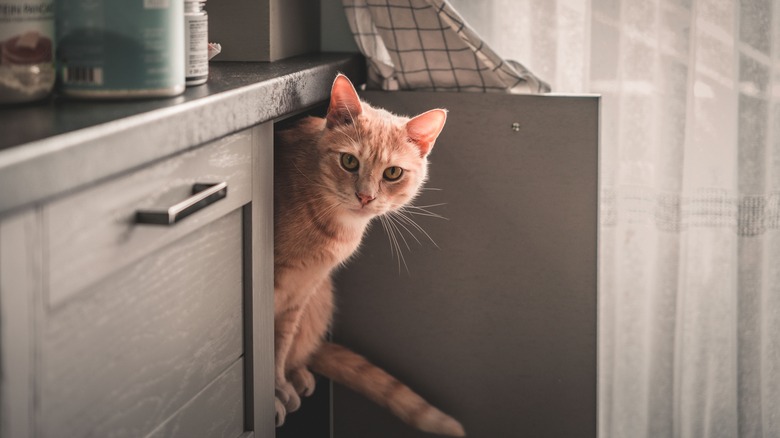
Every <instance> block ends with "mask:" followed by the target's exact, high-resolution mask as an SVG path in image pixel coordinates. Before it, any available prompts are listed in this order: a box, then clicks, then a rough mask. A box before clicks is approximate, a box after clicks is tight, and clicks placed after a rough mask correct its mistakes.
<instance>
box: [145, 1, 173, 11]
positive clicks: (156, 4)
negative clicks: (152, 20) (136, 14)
mask: <svg viewBox="0 0 780 438" xmlns="http://www.w3.org/2000/svg"><path fill="white" fill-rule="evenodd" d="M170 6H171V5H170V3H169V1H168V0H144V9H168V8H169V7H170Z"/></svg>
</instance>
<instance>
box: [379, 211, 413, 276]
mask: <svg viewBox="0 0 780 438" xmlns="http://www.w3.org/2000/svg"><path fill="white" fill-rule="evenodd" d="M379 217H380V218H381V219H382V221H383V224H386V226H385V230H387V231H388V233H387V236H388V238H389V239H390V242H391V244H392V246H391V254H392V248H393V247H395V254H396V258H397V259H398V273H399V274H400V273H401V263H403V265H404V268H405V269H406V273H407V274H411V272H410V271H409V266H408V265H407V264H406V257H404V253H403V251H401V244H400V242H399V241H398V236H399V235H401V238H403V235H402V234H401V231H400V230H399V229H398V227H397V226H396V225H395V224H394V223H393V221H392V220H390V216H379ZM405 242H406V240H405V239H404V243H405ZM406 246H407V248H409V245H408V244H407V245H406Z"/></svg>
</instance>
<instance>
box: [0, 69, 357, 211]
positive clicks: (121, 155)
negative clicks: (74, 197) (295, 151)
mask: <svg viewBox="0 0 780 438" xmlns="http://www.w3.org/2000/svg"><path fill="white" fill-rule="evenodd" d="M282 62H283V61H282ZM258 65H259V66H262V65H263V64H262V63H258ZM266 65H267V64H266ZM363 69H364V67H363V62H362V58H360V57H359V56H357V55H353V54H345V55H344V56H343V57H336V58H334V59H329V60H325V61H323V62H313V63H311V64H310V65H307V66H306V67H304V68H302V69H300V70H297V71H291V72H287V73H285V74H283V75H280V76H278V77H275V78H272V79H266V80H261V81H258V82H255V83H252V84H249V85H246V86H242V87H239V88H235V89H232V90H227V91H223V92H219V93H215V94H212V95H209V96H205V97H203V98H199V99H195V100H191V101H187V102H183V103H181V104H177V105H174V106H169V107H164V108H159V109H155V110H151V111H147V112H143V113H140V114H136V115H132V116H129V117H124V118H120V119H116V120H112V121H110V122H107V123H102V124H97V125H94V126H89V127H86V128H84V129H79V130H76V131H71V132H67V133H63V134H59V135H56V136H53V137H49V138H44V139H41V140H38V141H34V142H30V143H27V144H24V145H21V146H18V147H15V148H12V149H9V150H4V151H2V153H0V188H2V189H0V215H6V214H8V213H10V212H12V211H16V210H19V209H22V208H25V207H29V206H31V205H34V204H37V203H40V202H42V201H45V200H47V199H50V198H53V197H55V196H58V195H61V194H64V193H67V192H69V191H72V190H74V189H78V188H81V187H84V186H87V185H89V184H92V183H95V182H98V181H100V180H102V179H105V178H108V177H111V176H114V175H117V174H121V173H123V172H126V171H129V170H132V169H134V168H137V167H139V166H143V165H145V164H148V163H151V162H153V161H156V160H159V159H162V158H165V157H168V156H171V155H174V154H176V153H179V152H183V151H186V150H187V149H190V148H193V147H196V146H199V145H201V144H203V143H206V142H209V141H212V140H215V139H218V138H220V137H223V136H225V135H228V134H230V133H233V132H236V131H240V130H242V129H245V128H248V127H251V126H253V125H256V124H258V123H264V122H268V121H271V120H274V119H276V118H279V117H282V116H284V115H286V114H290V113H294V112H296V111H300V110H303V109H306V108H308V107H311V106H313V105H316V104H318V103H321V102H324V101H325V100H326V99H327V98H328V94H329V91H330V86H331V84H332V81H333V78H334V77H335V75H336V73H337V72H344V73H346V74H347V75H348V76H353V75H354V76H355V77H358V78H362V76H363V74H364V73H363Z"/></svg>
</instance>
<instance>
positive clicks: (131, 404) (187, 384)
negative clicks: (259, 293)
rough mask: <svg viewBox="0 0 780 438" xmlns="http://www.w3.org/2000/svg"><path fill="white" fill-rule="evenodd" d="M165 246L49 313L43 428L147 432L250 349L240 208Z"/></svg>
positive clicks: (43, 339) (60, 432) (72, 433)
mask: <svg viewBox="0 0 780 438" xmlns="http://www.w3.org/2000/svg"><path fill="white" fill-rule="evenodd" d="M156 246H157V247H156V249H155V251H154V252H153V253H152V254H149V255H148V256H146V257H144V258H143V259H141V260H139V261H137V262H135V263H130V264H129V265H127V266H125V267H123V268H121V269H119V270H116V271H114V272H113V273H112V274H111V275H109V276H104V278H102V279H101V280H100V281H98V282H96V283H94V284H92V285H91V286H89V287H87V288H85V289H84V290H82V291H80V292H79V294H78V295H77V296H76V297H74V298H73V299H70V300H68V301H67V302H65V303H63V304H61V305H60V306H58V307H57V308H56V309H52V310H50V311H49V312H48V314H47V315H46V317H45V318H44V321H43V322H42V329H41V330H42V332H41V333H40V347H39V348H40V354H39V357H40V361H41V362H40V364H39V367H40V376H39V379H38V381H37V385H38V388H37V392H38V397H37V399H38V401H39V403H38V406H37V409H38V412H37V414H36V424H37V429H38V430H39V432H41V433H40V434H39V436H43V437H73V438H76V437H108V436H111V437H144V436H147V435H148V434H149V433H151V432H153V431H155V430H156V429H158V428H159V427H165V426H164V424H165V423H166V420H169V419H171V418H172V417H174V416H175V415H176V414H177V413H179V412H181V411H182V409H183V407H185V406H187V405H188V402H189V401H190V400H193V399H194V398H196V396H197V395H198V394H199V393H202V391H203V390H204V388H207V387H209V384H210V383H211V382H215V379H217V380H220V376H222V375H223V374H224V373H225V371H226V370H228V369H229V368H230V367H231V365H232V364H235V363H236V361H237V360H238V359H239V358H240V357H241V355H242V349H243V345H242V324H243V318H242V297H243V284H242V251H243V218H242V211H241V209H236V210H234V211H232V212H229V213H228V214H227V215H224V216H222V217H221V218H219V219H216V220H214V221H212V222H211V223H209V224H206V225H205V226H202V227H200V228H198V229H197V230H195V231H193V232H192V233H190V234H188V235H186V236H182V237H181V238H179V239H178V240H175V241H173V242H170V243H168V244H165V245H163V246H160V245H156ZM232 385H233V386H236V384H235V382H234V383H232ZM237 387H240V384H239V385H238V386H237ZM238 392H239V394H241V391H240V390H239V391H238ZM241 409H243V408H241ZM221 414H222V411H219V410H214V411H212V412H208V411H206V410H203V412H201V414H200V415H201V416H202V418H201V420H202V421H204V422H211V423H214V424H215V425H216V426H218V427H223V426H224V427H225V429H226V430H232V429H231V428H233V427H234V426H235V424H238V423H236V422H237V421H239V420H238V419H235V418H232V419H231V418H222V419H220V418H216V417H217V416H219V415H221ZM210 415H211V416H212V417H209V416H210ZM224 421H228V422H232V423H231V424H232V426H231V425H230V424H228V425H225V424H224V423H223V422H224ZM241 421H242V420H241ZM161 425H162V426H161Z"/></svg>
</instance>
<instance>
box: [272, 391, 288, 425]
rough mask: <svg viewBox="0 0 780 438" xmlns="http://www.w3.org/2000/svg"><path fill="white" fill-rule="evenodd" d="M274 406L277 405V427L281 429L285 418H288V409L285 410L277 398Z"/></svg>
mask: <svg viewBox="0 0 780 438" xmlns="http://www.w3.org/2000/svg"><path fill="white" fill-rule="evenodd" d="M274 404H275V405H276V427H279V426H281V425H282V424H284V418H285V417H286V416H287V409H285V408H284V403H282V401H281V400H279V397H276V400H275V403H274Z"/></svg>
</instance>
